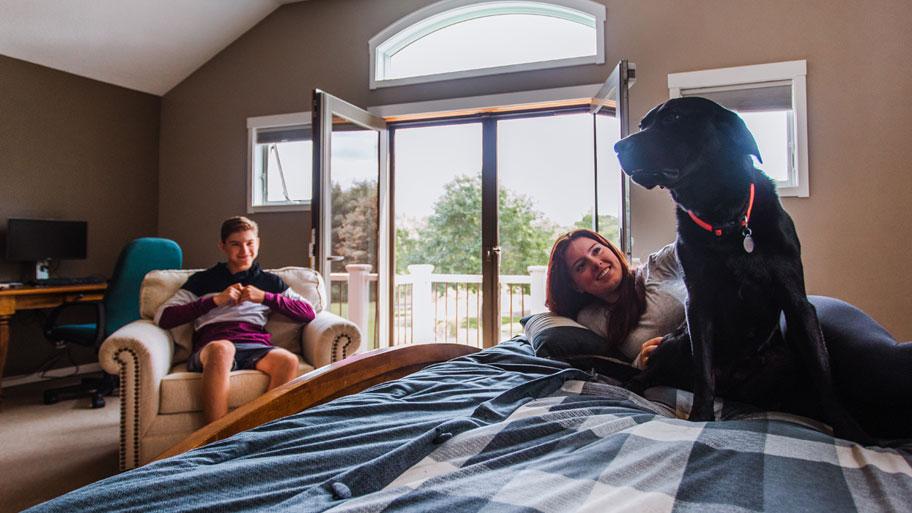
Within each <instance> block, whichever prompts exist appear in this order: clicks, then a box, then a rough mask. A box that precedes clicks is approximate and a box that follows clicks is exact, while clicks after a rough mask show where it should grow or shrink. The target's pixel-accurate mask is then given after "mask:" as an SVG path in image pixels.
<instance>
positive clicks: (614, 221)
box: [573, 209, 621, 244]
mask: <svg viewBox="0 0 912 513" xmlns="http://www.w3.org/2000/svg"><path fill="white" fill-rule="evenodd" d="M573 227H574V228H589V229H590V230H591V229H592V210H591V209H590V210H589V212H587V213H586V215H584V216H583V218H582V219H580V220H579V221H577V222H576V223H574V224H573ZM598 231H599V233H601V234H602V236H604V237H605V238H606V239H608V240H610V241H611V242H613V243H615V244H620V243H621V226H620V222H618V218H617V217H615V216H612V215H608V214H602V215H600V216H599V230H598Z"/></svg>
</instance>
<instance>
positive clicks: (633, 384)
mask: <svg viewBox="0 0 912 513" xmlns="http://www.w3.org/2000/svg"><path fill="white" fill-rule="evenodd" d="M648 384H649V383H648V382H647V377H646V375H645V373H643V372H640V373H639V374H637V375H636V376H634V377H632V378H630V379H629V380H628V381H627V382H626V383H624V388H626V389H627V390H630V391H631V392H633V393H634V394H637V395H643V392H645V391H646V388H647V386H648Z"/></svg>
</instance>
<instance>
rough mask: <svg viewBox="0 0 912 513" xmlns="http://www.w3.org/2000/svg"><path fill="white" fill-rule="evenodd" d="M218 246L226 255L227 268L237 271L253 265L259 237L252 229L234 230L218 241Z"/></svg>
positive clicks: (257, 250) (258, 245) (258, 246)
mask: <svg viewBox="0 0 912 513" xmlns="http://www.w3.org/2000/svg"><path fill="white" fill-rule="evenodd" d="M219 248H220V249H221V250H222V252H223V253H225V256H227V257H228V269H229V270H230V271H231V272H232V273H239V272H241V271H246V270H247V269H250V266H252V265H253V261H254V260H256V257H257V253H258V252H259V250H260V238H259V237H257V234H256V232H254V231H253V230H244V231H242V232H234V233H232V234H231V235H229V236H228V238H227V239H225V241H224V242H220V243H219Z"/></svg>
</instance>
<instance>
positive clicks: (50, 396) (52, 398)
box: [44, 392, 60, 404]
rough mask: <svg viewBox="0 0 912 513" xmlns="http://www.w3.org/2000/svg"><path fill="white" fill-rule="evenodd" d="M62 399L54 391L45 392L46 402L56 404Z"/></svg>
mask: <svg viewBox="0 0 912 513" xmlns="http://www.w3.org/2000/svg"><path fill="white" fill-rule="evenodd" d="M59 400H60V399H59V398H58V397H57V394H55V393H53V392H45V393H44V404H56V403H57V401H59Z"/></svg>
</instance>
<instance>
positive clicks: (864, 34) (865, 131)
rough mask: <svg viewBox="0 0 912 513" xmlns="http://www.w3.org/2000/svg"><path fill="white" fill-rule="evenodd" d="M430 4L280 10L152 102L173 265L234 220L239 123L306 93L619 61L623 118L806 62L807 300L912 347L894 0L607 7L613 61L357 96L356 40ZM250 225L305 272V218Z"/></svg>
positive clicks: (459, 88) (211, 247)
mask: <svg viewBox="0 0 912 513" xmlns="http://www.w3.org/2000/svg"><path fill="white" fill-rule="evenodd" d="M430 3H432V0H310V1H308V2H302V3H297V4H291V5H286V6H284V7H282V8H280V9H278V10H277V11H276V12H274V13H273V14H272V15H270V16H269V17H267V18H266V19H265V20H264V21H263V22H261V23H260V24H259V25H257V26H256V27H254V28H253V29H251V30H250V31H249V32H248V33H247V34H245V35H244V36H243V37H241V38H239V39H238V40H237V41H235V42H234V43H233V44H232V45H231V46H229V47H228V48H227V49H225V50H224V51H223V52H221V53H220V54H219V55H218V56H216V57H215V58H214V59H212V60H211V61H210V62H209V63H207V64H206V65H205V66H203V67H202V68H201V69H200V70H198V71H197V72H196V73H194V74H193V75H192V76H191V77H190V78H188V79H187V80H186V81H184V82H183V83H182V84H180V85H179V86H178V87H176V88H175V89H173V90H172V91H170V92H169V93H168V94H167V95H165V97H164V100H163V106H162V138H161V167H160V196H159V198H160V202H159V207H160V208H159V229H160V232H161V233H162V234H163V235H164V236H170V237H173V238H175V239H177V240H178V241H179V242H180V244H181V245H182V246H183V247H184V248H185V251H186V257H187V265H189V266H203V265H208V264H210V263H211V262H212V261H213V260H215V259H216V258H218V256H219V255H218V253H217V251H216V249H215V239H216V238H217V237H216V234H215V232H216V230H217V227H218V223H219V222H220V221H221V219H222V218H224V217H227V216H229V215H233V214H236V213H239V212H243V210H244V207H245V198H244V194H245V190H246V189H245V178H246V170H245V165H246V149H245V144H246V131H245V120H246V118H247V117H249V116H262V115H269V114H280V113H287V112H295V111H307V110H310V93H311V90H312V89H313V88H315V87H319V88H321V89H324V90H327V91H329V92H332V93H333V94H335V95H337V96H341V97H343V98H345V99H347V100H349V101H351V102H353V103H355V104H359V105H367V106H376V105H384V104H392V103H402V102H412V101H420V100H430V99H436V98H445V97H454V96H471V95H480V94H491V93H499V92H509V91H517V90H531V89H542V88H551V87H560V86H567V85H576V84H590V83H596V82H600V81H602V80H604V78H605V77H606V76H607V74H608V73H609V71H610V69H611V67H612V66H613V63H615V62H616V61H617V60H618V59H620V58H622V57H627V58H629V59H631V60H632V61H634V62H636V63H637V65H638V81H637V84H636V86H635V87H634V88H633V90H632V91H631V110H632V115H631V119H633V120H638V119H639V118H640V117H641V116H642V115H643V114H644V113H645V112H646V111H647V110H648V109H649V108H650V107H651V106H653V105H655V104H656V103H658V102H661V101H663V100H664V99H666V98H667V97H668V90H667V86H666V76H667V74H668V73H671V72H680V71H691V70H698V69H705V68H715V67H725V66H738V65H748V64H759V63H765V62H776V61H785V60H793V59H806V60H807V63H808V80H807V83H808V108H809V115H808V117H809V138H810V142H809V155H810V180H811V182H810V183H811V197H810V198H806V199H797V198H789V199H785V200H784V201H783V203H784V204H785V208H786V209H787V210H788V211H789V212H791V214H792V216H793V217H794V219H795V222H796V224H797V227H798V231H799V235H800V237H801V239H802V242H803V247H804V259H805V267H806V275H807V284H808V290H809V292H810V293H820V294H828V295H834V296H839V297H841V298H844V299H847V300H849V301H851V302H853V303H855V304H858V305H859V306H861V307H862V308H864V309H865V310H867V311H869V312H870V313H871V314H873V315H874V316H875V317H876V318H877V319H879V320H880V321H881V322H883V323H884V324H885V325H886V326H887V328H888V329H890V330H891V331H892V332H893V333H894V334H895V335H897V336H898V337H900V338H903V339H912V315H909V314H910V313H912V300H910V299H909V291H910V290H912V278H910V274H909V273H908V272H907V271H906V265H905V263H906V260H907V259H908V256H909V254H910V253H912V243H910V242H909V241H910V240H912V222H910V221H909V216H908V215H906V214H905V213H904V206H905V203H906V201H907V200H908V198H909V196H910V193H912V178H910V174H909V172H908V171H907V169H906V167H907V166H906V160H907V159H906V158H905V155H904V154H903V153H904V152H903V150H904V148H905V145H907V144H909V141H912V107H910V105H912V102H910V101H909V100H908V95H909V94H910V92H912V66H909V64H908V59H909V50H908V49H909V48H912V31H910V30H909V27H910V26H912V9H909V8H908V2H907V1H906V0H892V1H891V0H871V1H840V2H833V1H831V0H803V1H797V0H775V1H774V0H766V1H759V2H757V1H743V0H640V1H630V0H606V1H605V4H606V6H607V15H608V22H607V27H606V55H607V62H608V63H610V64H605V65H603V66H594V65H593V66H582V67H579V68H575V69H571V70H547V71H539V72H526V73H516V74H510V75H504V76H501V77H493V78H491V77H489V78H479V79H468V80H461V81H454V82H451V83H447V84H427V85H419V86H406V87H399V88H388V89H383V90H379V91H370V90H369V88H368V52H367V40H368V39H369V38H370V37H371V36H372V35H374V34H375V33H377V32H379V31H380V30H382V29H383V28H385V27H386V26H387V25H389V24H390V23H393V22H394V21H396V20H397V19H398V18H400V17H401V16H403V15H405V14H406V13H408V12H411V11H413V10H415V9H417V8H420V7H422V6H425V5H428V4H430ZM632 124H633V125H634V126H635V123H632ZM632 208H633V215H634V217H633V228H634V238H635V248H634V250H635V253H636V254H638V255H643V254H646V253H648V252H650V251H652V250H654V249H656V248H658V247H659V246H661V245H662V244H664V243H666V242H668V241H670V240H671V239H672V238H673V237H674V216H673V205H672V203H671V202H670V200H669V199H668V198H667V196H666V195H665V194H664V193H662V192H660V191H644V190H642V189H636V190H634V192H633V194H632ZM254 217H255V219H257V220H258V221H259V222H260V223H261V227H262V237H263V240H264V250H263V257H262V261H263V263H264V264H266V265H286V264H293V263H300V262H302V261H304V258H305V257H306V242H307V233H308V232H309V215H307V214H304V213H291V214H280V213H277V214H269V215H257V216H254Z"/></svg>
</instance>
